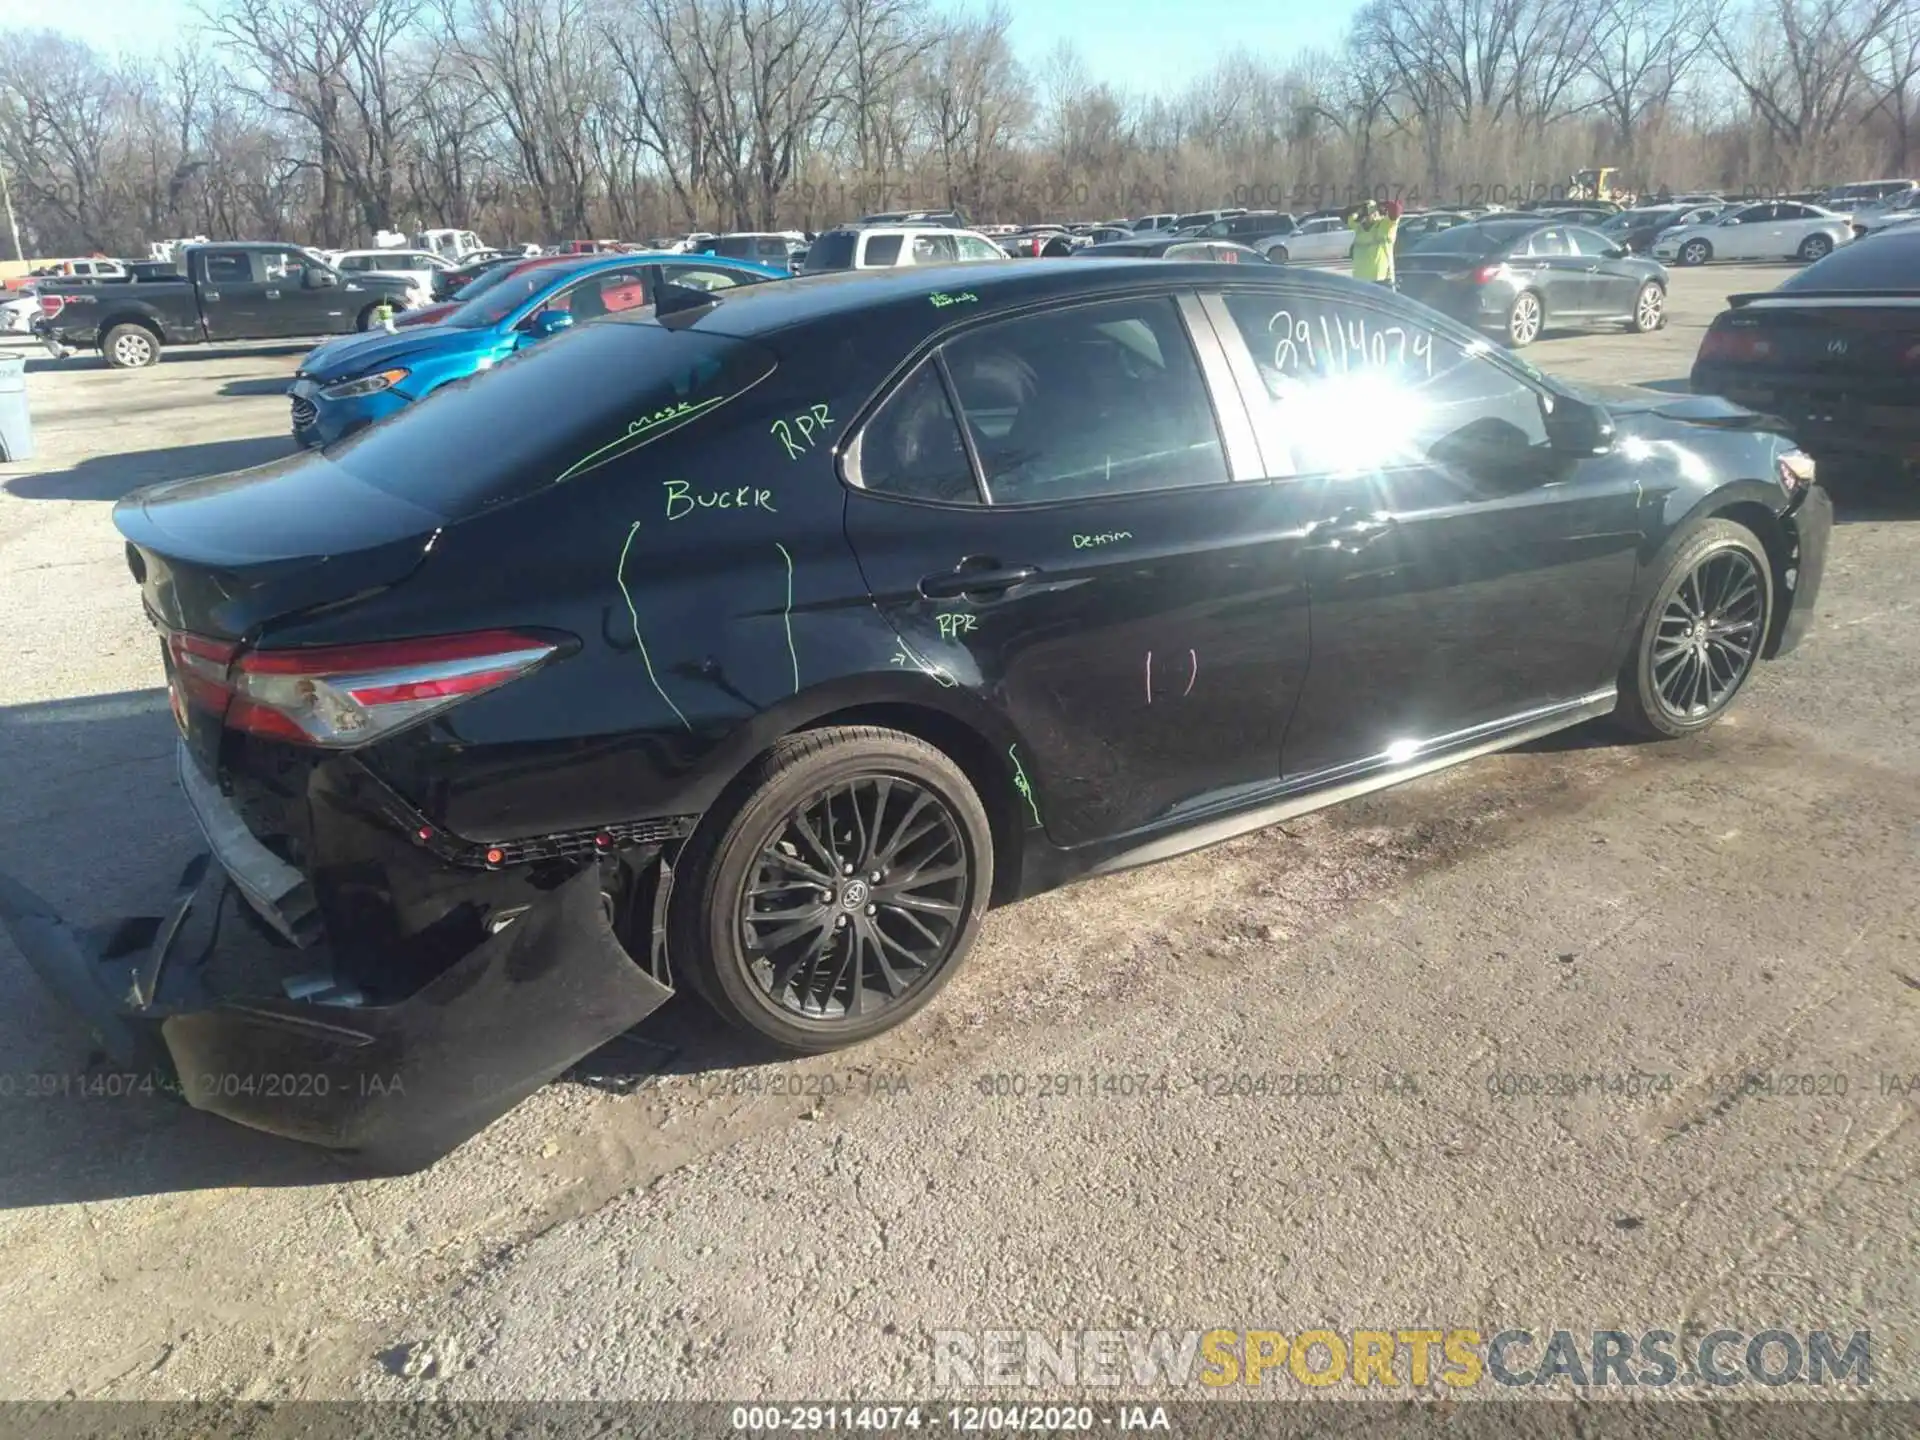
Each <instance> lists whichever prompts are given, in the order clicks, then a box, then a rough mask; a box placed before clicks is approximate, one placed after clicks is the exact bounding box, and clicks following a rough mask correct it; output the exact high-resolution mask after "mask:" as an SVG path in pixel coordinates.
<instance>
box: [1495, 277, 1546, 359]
mask: <svg viewBox="0 0 1920 1440" xmlns="http://www.w3.org/2000/svg"><path fill="white" fill-rule="evenodd" d="M1546 314H1547V312H1546V309H1545V307H1543V306H1542V305H1541V303H1540V297H1539V296H1538V295H1536V294H1535V293H1534V292H1533V291H1531V290H1522V291H1521V292H1520V293H1519V294H1518V295H1516V296H1514V297H1513V303H1512V304H1511V305H1509V306H1508V307H1507V323H1506V325H1505V327H1504V328H1503V329H1502V331H1501V334H1502V337H1503V338H1504V339H1505V340H1506V342H1507V348H1508V349H1510V350H1521V349H1524V348H1526V347H1527V346H1529V345H1531V344H1532V343H1533V342H1534V341H1536V340H1538V339H1539V338H1540V331H1541V330H1542V329H1543V328H1544V327H1545V324H1546Z"/></svg>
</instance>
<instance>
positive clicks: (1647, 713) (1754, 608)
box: [1614, 519, 1773, 740]
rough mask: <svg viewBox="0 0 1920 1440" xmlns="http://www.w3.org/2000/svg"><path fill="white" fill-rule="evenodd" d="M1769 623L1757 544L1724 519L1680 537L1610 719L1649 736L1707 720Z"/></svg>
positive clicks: (1769, 596)
mask: <svg viewBox="0 0 1920 1440" xmlns="http://www.w3.org/2000/svg"><path fill="white" fill-rule="evenodd" d="M1772 622H1773V567H1772V565H1771V564H1770V563H1769V562H1768V560H1767V552H1766V547H1765V546H1763V545H1762V544H1761V543H1760V538H1759V536H1757V535H1755V534H1754V533H1753V532H1752V531H1751V530H1749V529H1747V527H1746V526H1744V525H1740V524H1736V523H1735V522H1734V521H1732V520H1720V519H1714V520H1707V521H1703V522H1702V523H1701V524H1700V525H1699V526H1698V527H1697V528H1696V529H1695V530H1694V531H1693V533H1692V534H1690V535H1689V536H1687V538H1686V539H1685V540H1684V541H1682V542H1681V544H1680V548H1679V549H1678V550H1677V551H1676V552H1675V553H1674V557H1673V562H1672V563H1671V564H1670V565H1668V567H1667V573H1666V575H1665V576H1664V577H1663V578H1662V579H1661V581H1660V587H1659V589H1657V590H1655V591H1654V594H1653V603H1652V604H1651V605H1649V606H1648V607H1647V613H1646V615H1645V616H1644V617H1643V618H1642V620H1641V622H1640V631H1639V633H1638V634H1637V635H1636V636H1635V637H1634V642H1633V653H1632V654H1630V655H1629V656H1628V657H1627V661H1626V664H1625V665H1624V666H1623V667H1622V668H1621V671H1620V705H1619V709H1618V710H1616V711H1615V712H1614V720H1615V723H1616V724H1618V725H1619V726H1620V727H1621V728H1622V729H1624V730H1627V731H1629V732H1631V733H1633V734H1636V735H1641V736H1646V737H1648V738H1651V739H1656V740H1659V739H1674V738H1677V737H1679V736H1682V735H1692V734H1695V733H1696V732H1698V731H1701V730H1704V729H1706V728H1707V727H1708V726H1709V725H1711V724H1713V722H1714V721H1716V720H1718V719H1719V718H1720V717H1721V716H1722V715H1724V714H1725V713H1726V710H1727V707H1728V706H1729V705H1731V704H1732V703H1733V698H1734V696H1736V695H1737V694H1739V693H1740V689H1741V687H1742V686H1744V685H1745V684H1746V682H1747V678H1748V677H1749V676H1750V675H1752V674H1753V667H1754V666H1755V665H1756V664H1758V663H1759V659H1760V652H1761V650H1762V648H1763V647H1764V646H1765V644H1766V639H1767V627H1768V626H1769V625H1771V624H1772Z"/></svg>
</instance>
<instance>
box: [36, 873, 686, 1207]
mask: <svg viewBox="0 0 1920 1440" xmlns="http://www.w3.org/2000/svg"><path fill="white" fill-rule="evenodd" d="M663 872H664V867H663ZM666 885H667V876H666V874H665V873H663V874H662V876H661V883H660V889H661V895H662V898H664V893H665V890H666ZM236 891H237V887H236V884H235V882H234V881H233V880H232V879H230V878H229V876H228V874H227V872H226V870H225V869H224V868H223V867H222V866H221V865H220V864H218V863H213V861H212V857H211V856H208V855H202V856H199V857H197V858H196V859H195V860H194V861H193V862H191V863H190V864H189V865H188V866H187V868H186V871H185V872H184V873H183V875H182V876H181V883H180V889H179V892H178V893H177V894H176V896H175V897H174V900H173V902H172V904H171V905H169V906H168V908H167V910H166V912H165V913H164V914H163V915H161V916H159V917H147V918H145V919H142V920H138V921H123V922H122V923H121V924H120V925H119V926H117V927H115V929H114V931H113V933H112V934H110V935H107V936H104V937H100V938H91V937H89V936H87V935H85V934H83V933H82V932H80V931H77V930H76V929H74V928H73V927H71V926H69V925H68V924H66V923H65V922H64V921H62V920H61V918H60V917H59V916H58V915H57V914H55V913H54V912H53V910H52V909H51V908H50V907H49V906H48V905H47V904H46V903H45V902H44V901H42V900H41V899H40V898H39V897H38V896H36V895H34V894H33V893H32V892H31V891H29V890H27V889H26V888H25V887H23V886H21V885H19V884H17V883H16V882H14V881H13V880H11V879H9V878H7V877H6V876H4V875H0V923H4V925H5V926H6V928H7V930H8V931H9V932H10V933H11V935H12V936H13V940H14V943H15V944H16V945H17V946H18V948H19V950H20V952H21V954H22V955H23V956H24V957H25V958H26V960H27V962H28V964H30V965H31V966H32V967H33V969H34V970H35V972H36V973H37V974H38V975H39V976H40V978H41V980H42V981H43V982H44V983H45V984H46V985H47V986H48V987H49V988H50V989H51V990H53V991H54V993H55V994H57V995H58V996H60V998H61V999H62V1000H64V1001H65V1002H66V1003H67V1004H68V1005H69V1006H70V1007H71V1008H73V1009H74V1010H75V1011H76V1012H78V1013H79V1014H80V1015H81V1016H82V1017H83V1018H84V1019H85V1020H86V1022H87V1024H88V1025H89V1026H90V1027H91V1028H92V1030H93V1032H94V1035H95V1037H96V1039H97V1040H98V1042H99V1044H100V1046H101V1048H102V1049H104V1050H105V1051H106V1052H107V1053H108V1055H109V1056H111V1057H112V1058H113V1059H114V1060H115V1061H116V1062H117V1063H119V1064H120V1065H123V1066H126V1067H128V1068H129V1069H131V1070H135V1071H138V1072H142V1073H145V1074H151V1075H155V1076H156V1077H157V1079H158V1081H159V1083H161V1084H162V1085H164V1086H165V1087H166V1088H168V1089H171V1090H174V1091H175V1092H176V1093H178V1094H180V1095H181V1096H182V1097H183V1098H184V1099H185V1100H187V1102H188V1103H189V1104H191V1105H193V1106H195V1107H196V1108H198V1109H201V1110H206V1111H209V1112H211V1113H213V1114H217V1115H222V1116H225V1117H226V1118H228V1119H230V1120H234V1121H237V1122H239V1123H240V1124H242V1125H248V1126H252V1127H253V1128H255V1129H259V1130H265V1131H268V1132H271V1133H273V1134H276V1135H283V1136H287V1137H289V1138H291V1139H294V1140H300V1141H304V1142H307V1143H310V1144H314V1145H320V1146H325V1147H327V1148H329V1149H334V1150H341V1151H348V1152H352V1153H353V1154H354V1155H355V1156H356V1157H358V1158H359V1159H360V1160H362V1161H363V1162H364V1163H366V1164H368V1165H370V1166H373V1167H377V1168H380V1169H387V1170H411V1169H418V1168H420V1167H422V1166H424V1165H427V1164H430V1163H432V1162H433V1161H434V1160H436V1159H438V1158H439V1157H440V1156H442V1155H444V1154H446V1153H448V1152H449V1151H451V1150H453V1149H454V1148H455V1147H457V1146H458V1145H459V1144H460V1143H461V1142H462V1141H464V1140H466V1139H467V1138H468V1137H469V1136H471V1135H473V1134H475V1133H477V1132H478V1131H479V1130H481V1129H482V1128H484V1127H485V1126H486V1125H488V1124H489V1123H491V1122H492V1121H493V1120H495V1119H497V1118H498V1117H499V1116H501V1115H503V1114H505V1113H506V1112H507V1111H508V1110H510V1109H512V1108H513V1107H514V1106H515V1105H517V1104H519V1103H520V1101H522V1100H523V1099H525V1098H526V1097H527V1096H528V1095H530V1094H531V1093H532V1092H533V1091H534V1090H536V1089H538V1088H539V1087H540V1086H542V1085H544V1084H546V1083H547V1082H548V1081H550V1080H552V1079H554V1078H555V1077H556V1076H558V1075H559V1074H560V1073H561V1072H562V1071H564V1070H565V1069H566V1068H567V1067H568V1066H570V1065H572V1064H573V1063H574V1062H575V1061H577V1060H579V1059H580V1058H581V1057H582V1056H584V1055H586V1054H588V1053H590V1052H591V1051H593V1050H594V1049H596V1048H597V1047H598V1046H600V1045H602V1044H604V1043H605V1042H606V1041H608V1040H610V1039H612V1038H613V1037H614V1036H616V1035H618V1034H620V1033H621V1032H622V1031H625V1030H627V1029H629V1028H631V1027H632V1026H633V1025H635V1024H637V1023H638V1022H639V1021H640V1020H642V1019H643V1018H645V1017H646V1016H647V1015H649V1014H651V1013H652V1012H653V1011H655V1010H657V1009H658V1008H659V1007H660V1006H661V1005H662V1004H664V1003H665V1002H666V1001H667V1000H668V999H669V998H670V997H671V995H672V993H673V992H672V991H671V990H670V989H669V988H668V987H667V986H666V985H665V984H663V983H662V981H661V980H660V979H657V978H655V976H654V975H653V974H650V973H649V971H648V970H647V969H645V968H643V967H642V966H641V965H638V964H636V963H635V962H634V960H633V959H632V957H631V956H629V954H628V953H627V950H626V948H625V947H624V946H623V945H622V944H621V943H620V941H619V939H618V938H617V937H616V936H615V934H614V931H613V926H612V924H611V922H610V920H609V917H608V913H607V908H606V906H605V904H604V902H603V897H602V887H601V881H600V876H599V874H598V872H597V870H596V869H595V867H594V866H592V865H588V866H586V867H585V868H583V869H582V870H581V871H580V872H579V873H578V874H576V875H574V876H573V877H572V878H571V879H569V880H567V881H565V882H564V883H562V884H560V885H559V886H557V887H556V888H554V889H553V890H551V891H549V892H548V893H547V895H546V897H545V898H544V899H543V900H542V901H541V902H540V903H538V904H535V905H533V906H531V907H529V908H528V909H527V910H526V911H525V912H524V913H523V914H521V915H519V916H518V917H517V918H515V919H514V920H513V921H512V923H510V924H508V925H507V926H506V927H505V928H503V929H501V930H499V931H497V932H496V933H494V934H492V935H490V936H489V937H488V938H487V939H486V940H484V941H483V942H482V943H481V944H479V945H478V946H477V947H476V948H475V949H473V950H471V951H469V952H468V953H467V954H466V955H465V956H463V957H462V958H461V959H459V960H457V961H455V962H454V963H453V964H452V965H451V966H450V967H448V968H447V969H446V970H444V971H442V972H441V973H440V974H439V975H437V976H436V977H435V978H434V979H432V980H430V981H429V982H428V983H427V984H426V985H425V986H423V987H422V988H421V989H419V990H417V991H416V992H414V993H413V994H411V995H409V996H407V997H406V998H405V999H402V1000H398V1001H396V1002H394V1003H392V1004H380V1005H371V1004H363V1003H353V1002H354V1001H356V1000H357V999H358V997H357V996H355V995H352V994H351V993H342V992H340V991H337V990H335V991H328V990H327V989H326V987H325V986H324V985H316V986H314V987H313V990H314V992H316V994H309V993H308V992H307V991H306V990H303V989H302V987H300V986H296V985H291V984H289V985H288V986H286V987H284V988H286V989H287V990H288V991H289V992H292V993H298V994H301V995H302V996H303V997H304V998H287V996H285V995H279V994H273V993H271V991H270V990H267V989H266V987H261V989H262V992H263V993H260V994H251V993H249V994H247V995H245V996H244V997H240V996H237V995H236V996H230V997H222V996H221V995H220V994H218V986H217V984H216V983H215V980H216V977H217V976H219V975H220V974H222V973H232V972H231V970H230V969H227V968H223V967H230V966H231V965H232V964H234V963H235V962H234V961H233V958H232V952H233V951H234V949H235V948H236V947H240V948H243V949H244V948H245V947H248V946H268V947H277V948H278V949H280V950H282V951H288V952H292V953H297V954H298V955H299V956H300V957H301V960H302V963H303V964H307V963H309V962H310V961H311V959H312V958H313V956H314V955H315V950H314V949H312V948H309V949H302V950H298V951H294V949H293V947H291V946H288V945H286V943H285V941H284V940H283V939H280V938H277V937H272V936H269V935H268V934H267V933H266V932H265V931H264V930H262V929H260V928H259V927H256V926H253V925H252V924H250V923H248V922H249V917H247V916H245V915H242V914H241V913H240V907H239V904H238V903H237V902H236ZM316 995H317V998H316Z"/></svg>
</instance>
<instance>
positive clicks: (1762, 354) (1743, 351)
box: [1698, 330, 1774, 365]
mask: <svg viewBox="0 0 1920 1440" xmlns="http://www.w3.org/2000/svg"><path fill="white" fill-rule="evenodd" d="M1773 354H1774V350H1773V341H1771V340H1769V339H1768V338H1767V337H1766V336H1764V335H1761V334H1759V333H1758V332H1757V331H1753V330H1709V331H1707V335H1706V339H1704V340H1702V341H1701V342H1700V354H1699V357H1698V358H1699V359H1701V360H1718V361H1721V362H1722V363H1725V364H1733V365H1741V364H1751V363H1753V362H1755V361H1760V360H1771V359H1772V358H1773Z"/></svg>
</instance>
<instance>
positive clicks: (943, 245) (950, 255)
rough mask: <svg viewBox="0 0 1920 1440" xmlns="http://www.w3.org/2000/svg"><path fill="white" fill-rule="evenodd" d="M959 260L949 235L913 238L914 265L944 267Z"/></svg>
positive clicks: (958, 253) (951, 237)
mask: <svg viewBox="0 0 1920 1440" xmlns="http://www.w3.org/2000/svg"><path fill="white" fill-rule="evenodd" d="M959 258H960V252H959V250H958V249H956V248H955V246H954V243H953V236H951V235H916V236H914V237H913V263H914V264H916V265H945V264H950V263H951V262H953V261H955V260H958V259H959Z"/></svg>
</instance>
